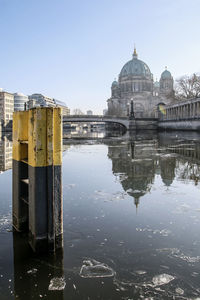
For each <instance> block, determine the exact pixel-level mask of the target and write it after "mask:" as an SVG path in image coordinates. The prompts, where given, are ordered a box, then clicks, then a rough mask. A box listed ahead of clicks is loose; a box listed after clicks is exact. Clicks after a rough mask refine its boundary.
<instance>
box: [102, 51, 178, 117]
mask: <svg viewBox="0 0 200 300" xmlns="http://www.w3.org/2000/svg"><path fill="white" fill-rule="evenodd" d="M173 82H174V81H173V77H172V75H171V73H170V72H169V71H168V70H167V68H166V69H165V71H164V72H163V73H162V74H161V77H160V81H159V82H158V81H155V82H154V80H153V74H152V73H151V71H150V69H149V67H148V65H147V64H146V63H145V62H143V61H142V60H140V59H138V55H137V52H136V49H134V53H133V57H132V59H131V60H130V61H128V62H127V63H126V64H125V65H124V66H123V68H122V69H121V72H120V74H119V77H118V81H116V80H115V81H113V83H112V86H111V98H110V99H108V100H107V103H108V111H107V114H108V115H115V116H121V117H125V116H128V115H129V114H130V104H131V101H133V107H134V116H135V117H136V118H143V117H144V118H145V117H146V118H147V117H156V116H157V115H158V107H159V105H161V104H162V105H167V104H170V103H171V102H172V101H173V95H174V89H173Z"/></svg>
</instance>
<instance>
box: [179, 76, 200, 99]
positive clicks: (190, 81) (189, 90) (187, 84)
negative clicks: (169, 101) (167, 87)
mask: <svg viewBox="0 0 200 300" xmlns="http://www.w3.org/2000/svg"><path fill="white" fill-rule="evenodd" d="M198 97H200V75H198V74H193V75H190V76H182V77H180V78H179V79H177V80H176V86H175V98H176V99H177V100H182V99H183V100H184V99H192V98H198Z"/></svg>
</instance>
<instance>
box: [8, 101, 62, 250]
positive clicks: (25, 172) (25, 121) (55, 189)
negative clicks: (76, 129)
mask: <svg viewBox="0 0 200 300" xmlns="http://www.w3.org/2000/svg"><path fill="white" fill-rule="evenodd" d="M61 166H62V117H61V109H60V108H51V107H43V108H41V107H40V108H34V109H31V110H28V111H21V112H15V113H14V115H13V226H14V228H15V229H16V230H17V231H27V232H29V243H30V245H31V247H32V249H33V250H34V251H35V252H48V251H52V252H54V251H55V250H56V249H58V248H62V246H63V219H62V206H63V203H62V171H61Z"/></svg>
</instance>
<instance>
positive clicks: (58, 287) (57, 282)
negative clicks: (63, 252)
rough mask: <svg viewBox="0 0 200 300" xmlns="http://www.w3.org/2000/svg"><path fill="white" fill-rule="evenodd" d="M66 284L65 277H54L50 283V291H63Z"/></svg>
mask: <svg viewBox="0 0 200 300" xmlns="http://www.w3.org/2000/svg"><path fill="white" fill-rule="evenodd" d="M65 286H66V282H65V278H64V277H54V278H52V279H51V281H50V284H49V291H62V290H64V288H65Z"/></svg>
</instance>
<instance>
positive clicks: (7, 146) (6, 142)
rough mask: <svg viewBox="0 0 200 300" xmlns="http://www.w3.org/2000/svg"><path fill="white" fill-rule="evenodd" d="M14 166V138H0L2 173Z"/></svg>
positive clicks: (0, 171) (0, 165) (0, 167)
mask: <svg viewBox="0 0 200 300" xmlns="http://www.w3.org/2000/svg"><path fill="white" fill-rule="evenodd" d="M11 168H12V140H11V138H10V139H9V138H8V137H7V136H4V137H3V138H1V139H0V173H2V172H4V171H6V170H8V169H11Z"/></svg>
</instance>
